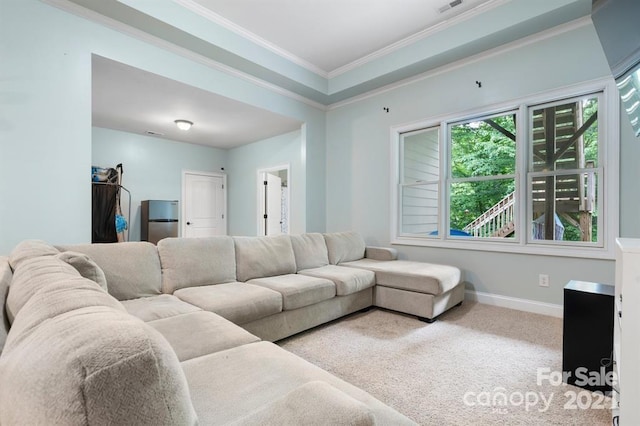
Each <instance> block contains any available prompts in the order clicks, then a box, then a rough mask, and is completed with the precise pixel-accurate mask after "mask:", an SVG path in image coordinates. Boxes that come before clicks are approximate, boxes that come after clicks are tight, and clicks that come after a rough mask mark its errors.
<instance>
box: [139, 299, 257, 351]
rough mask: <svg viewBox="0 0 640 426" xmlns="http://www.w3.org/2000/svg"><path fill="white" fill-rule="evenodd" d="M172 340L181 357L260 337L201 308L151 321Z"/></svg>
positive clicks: (231, 345) (222, 348)
mask: <svg viewBox="0 0 640 426" xmlns="http://www.w3.org/2000/svg"><path fill="white" fill-rule="evenodd" d="M149 325H150V326H151V327H153V328H155V329H156V330H157V331H159V332H160V334H162V335H163V336H164V338H165V339H167V340H168V341H169V344H170V345H171V347H172V348H173V350H174V351H175V353H176V355H177V356H178V359H179V360H180V361H186V360H188V359H191V358H195V357H199V356H202V355H208V354H212V353H214V352H218V351H222V350H225V349H230V348H234V347H236V346H240V345H245V344H247V343H253V342H258V341H259V340H260V339H259V338H258V337H256V336H254V335H253V334H251V333H249V332H248V331H245V330H244V329H243V328H241V327H239V326H237V325H235V324H234V323H232V322H231V321H229V320H226V319H224V318H222V317H221V316H220V315H216V314H214V313H212V312H206V311H198V312H192V313H190V314H184V315H177V316H174V317H170V318H164V319H160V320H156V321H151V322H149Z"/></svg>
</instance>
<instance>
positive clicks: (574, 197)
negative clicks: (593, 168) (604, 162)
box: [532, 172, 598, 242]
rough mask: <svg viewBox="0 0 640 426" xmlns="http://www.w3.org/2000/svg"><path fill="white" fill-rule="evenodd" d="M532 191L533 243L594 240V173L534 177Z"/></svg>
mask: <svg viewBox="0 0 640 426" xmlns="http://www.w3.org/2000/svg"><path fill="white" fill-rule="evenodd" d="M532 191H533V197H532V200H533V223H532V238H533V239H534V240H554V241H583V242H597V241H598V221H597V216H598V209H597V205H598V200H597V173H595V172H586V173H580V174H572V175H563V176H547V177H536V178H534V179H533V182H532ZM547 217H553V218H554V223H553V224H551V223H547V221H546V218H547Z"/></svg>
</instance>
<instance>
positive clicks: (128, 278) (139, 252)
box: [58, 242, 162, 300]
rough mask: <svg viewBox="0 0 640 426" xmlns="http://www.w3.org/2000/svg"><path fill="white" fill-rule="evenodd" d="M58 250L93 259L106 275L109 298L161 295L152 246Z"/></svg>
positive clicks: (129, 244)
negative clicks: (81, 254)
mask: <svg viewBox="0 0 640 426" xmlns="http://www.w3.org/2000/svg"><path fill="white" fill-rule="evenodd" d="M58 248H59V249H60V250H62V251H69V250H71V251H75V252H79V253H84V254H86V255H88V256H89V257H90V258H91V259H93V260H94V261H95V262H96V263H97V264H98V266H100V268H101V269H102V270H103V271H104V275H105V277H106V278H107V287H108V291H109V294H111V295H112V296H113V297H115V298H116V299H118V300H128V299H135V298H138V297H147V296H155V295H158V294H161V293H162V291H161V290H162V277H161V271H160V258H159V257H158V250H157V249H156V246H154V245H153V244H151V243H147V242H127V243H118V244H77V245H66V246H58Z"/></svg>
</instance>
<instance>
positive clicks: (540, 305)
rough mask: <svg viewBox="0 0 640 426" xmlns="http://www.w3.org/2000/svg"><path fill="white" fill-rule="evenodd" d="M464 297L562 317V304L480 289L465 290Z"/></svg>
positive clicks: (489, 303)
mask: <svg viewBox="0 0 640 426" xmlns="http://www.w3.org/2000/svg"><path fill="white" fill-rule="evenodd" d="M464 299H465V300H468V301H471V302H478V303H484V304H486V305H493V306H499V307H501V308H509V309H517V310H519V311H525V312H532V313H534V314H542V315H549V316H552V317H556V318H562V314H563V307H562V305H554V304H553V303H544V302H537V301H535V300H528V299H518V298H516V297H509V296H501V295H499V294H491V293H483V292H480V291H473V290H466V291H465V295H464Z"/></svg>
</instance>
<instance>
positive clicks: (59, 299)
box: [5, 276, 127, 351]
mask: <svg viewBox="0 0 640 426" xmlns="http://www.w3.org/2000/svg"><path fill="white" fill-rule="evenodd" d="M89 306H103V307H104V306H106V307H109V308H113V309H115V310H118V311H120V312H123V313H125V312H127V311H126V309H125V308H124V306H122V304H121V303H120V302H119V301H117V300H116V299H115V298H114V297H113V296H111V295H109V294H108V293H107V292H106V291H105V290H104V289H102V288H101V287H100V286H98V285H97V284H96V283H95V282H93V281H91V280H89V279H87V278H83V277H78V276H69V277H67V278H65V279H61V280H58V281H57V282H54V283H51V284H49V285H47V286H44V287H42V288H40V289H39V290H37V291H36V292H35V293H34V294H33V296H31V298H29V300H28V301H27V302H26V303H25V304H24V306H23V307H22V308H21V309H20V312H19V313H18V315H16V317H15V319H14V321H13V323H12V324H11V335H10V338H8V339H7V342H6V344H5V350H6V351H10V350H11V348H12V347H14V346H16V345H17V344H18V343H19V342H20V341H21V340H22V339H26V338H28V337H29V335H30V333H31V332H32V331H33V330H35V329H36V328H37V327H38V326H39V325H40V324H41V323H43V322H44V321H47V320H49V319H51V318H54V317H56V316H58V315H62V314H64V313H66V312H70V311H73V310H76V309H80V308H86V307H89Z"/></svg>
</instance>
